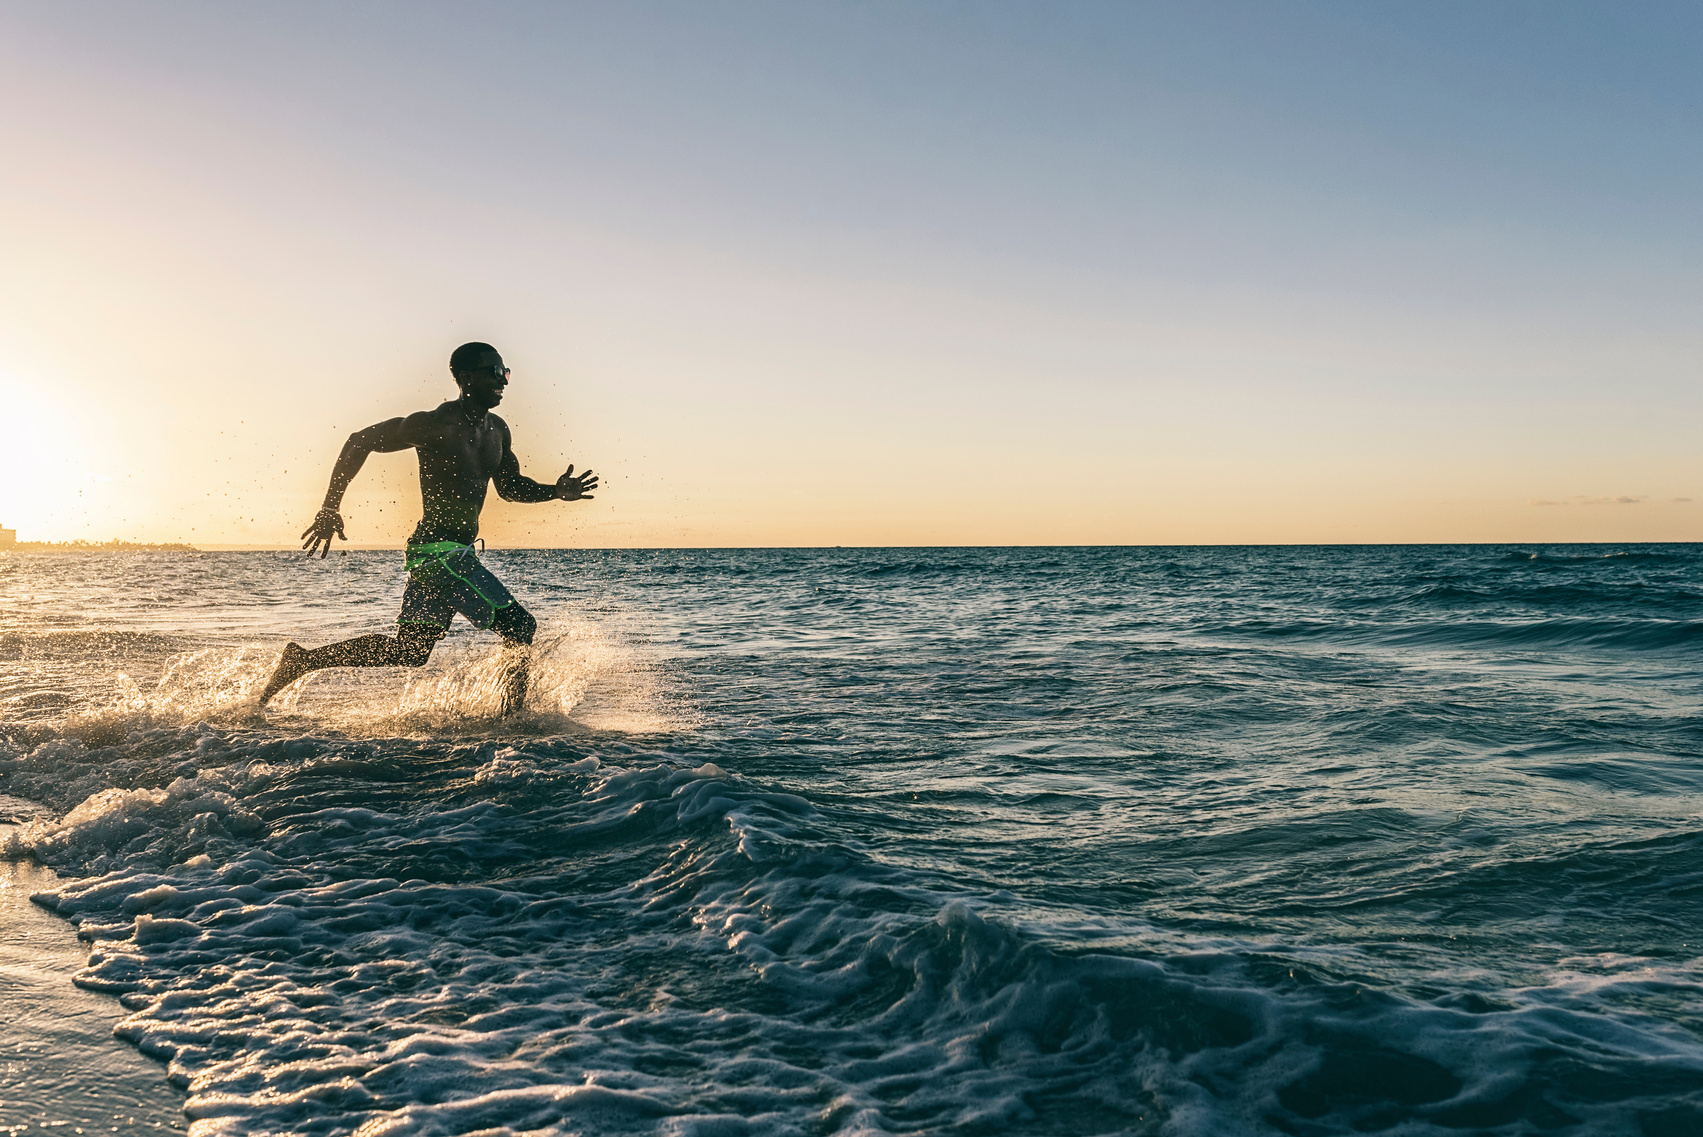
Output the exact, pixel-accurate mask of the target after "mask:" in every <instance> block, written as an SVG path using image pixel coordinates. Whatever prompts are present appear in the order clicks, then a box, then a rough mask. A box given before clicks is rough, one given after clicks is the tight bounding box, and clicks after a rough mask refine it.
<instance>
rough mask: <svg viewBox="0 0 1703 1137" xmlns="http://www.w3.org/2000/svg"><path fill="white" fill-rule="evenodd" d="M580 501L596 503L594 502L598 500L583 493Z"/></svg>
mask: <svg viewBox="0 0 1703 1137" xmlns="http://www.w3.org/2000/svg"><path fill="white" fill-rule="evenodd" d="M579 499H580V500H581V501H594V500H596V499H594V498H593V497H592V496H591V495H590V494H588V493H582V494H580V495H579Z"/></svg>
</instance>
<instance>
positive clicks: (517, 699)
mask: <svg viewBox="0 0 1703 1137" xmlns="http://www.w3.org/2000/svg"><path fill="white" fill-rule="evenodd" d="M491 630H492V631H493V632H496V633H497V634H498V635H499V636H502V637H503V671H504V674H503V677H502V684H503V705H502V711H501V713H502V714H505V715H512V714H514V713H515V712H516V711H518V710H520V708H521V707H522V706H523V705H524V704H525V703H526V686H527V683H528V682H529V681H530V679H531V675H532V661H531V655H532V653H531V651H530V650H529V649H530V648H531V645H532V637H533V636H534V635H535V634H536V633H537V631H538V621H537V620H535V619H533V618H532V613H530V612H528V611H527V610H526V609H525V608H522V607H521V606H520V604H519V603H510V604H509V605H507V606H506V607H504V608H500V609H498V611H497V615H496V618H495V619H494V620H492V621H491Z"/></svg>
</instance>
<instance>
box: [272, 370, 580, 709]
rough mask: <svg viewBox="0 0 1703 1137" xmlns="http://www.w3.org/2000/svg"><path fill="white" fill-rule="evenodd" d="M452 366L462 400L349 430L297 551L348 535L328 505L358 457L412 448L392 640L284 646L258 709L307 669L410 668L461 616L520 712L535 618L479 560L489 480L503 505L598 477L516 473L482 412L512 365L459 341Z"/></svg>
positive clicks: (498, 397) (508, 705) (493, 419)
mask: <svg viewBox="0 0 1703 1137" xmlns="http://www.w3.org/2000/svg"><path fill="white" fill-rule="evenodd" d="M449 370H450V374H452V375H454V376H455V382H456V386H458V387H460V388H461V398H459V399H457V400H455V401H454V402H453V403H444V404H443V405H442V406H440V407H438V409H437V410H435V411H419V412H417V413H415V414H411V415H409V416H408V417H407V418H393V419H390V420H389V421H387V422H381V423H379V424H377V425H376V426H369V427H367V428H366V429H365V430H357V431H356V432H355V433H354V434H351V435H350V436H349V441H348V442H346V443H344V444H343V453H342V454H341V455H340V456H339V457H338V459H337V465H336V466H335V467H333V469H332V471H331V488H330V489H328V490H326V491H325V505H324V506H323V507H321V509H320V511H319V513H318V514H317V515H315V517H314V519H313V524H312V525H309V526H308V527H307V528H306V529H305V530H303V531H302V536H303V537H305V538H306V541H304V542H303V544H302V548H304V549H306V550H307V552H308V556H310V557H311V556H313V554H314V553H315V552H316V551H317V552H318V553H319V555H320V558H321V559H324V557H325V555H326V554H327V553H329V552H330V551H331V535H332V534H333V533H335V534H336V535H337V536H338V537H341V538H342V539H343V540H345V541H347V540H348V538H347V537H345V536H344V535H343V518H342V517H341V516H340V515H339V514H338V512H337V509H338V507H339V506H340V505H342V504H343V491H344V490H346V489H348V488H349V483H350V482H351V481H353V480H354V478H355V475H356V474H357V473H359V472H360V469H361V465H362V464H363V463H364V462H366V460H367V455H368V454H371V453H373V452H374V451H375V450H376V451H378V452H379V453H381V454H388V453H391V452H392V451H396V450H406V449H408V448H409V447H410V446H412V447H413V448H414V449H415V450H416V451H418V452H419V455H420V500H421V503H422V505H423V506H424V511H425V516H424V517H423V518H421V520H420V524H419V525H417V526H416V527H415V529H414V535H413V536H412V537H410V538H408V551H407V556H406V558H405V562H404V563H405V564H406V566H407V568H408V589H407V591H406V592H404V593H403V594H402V612H401V614H400V615H399V616H398V617H397V632H396V635H394V636H382V635H371V636H357V637H356V638H355V639H352V640H343V641H342V642H340V643H334V644H328V645H327V646H325V647H321V648H315V649H313V650H312V651H307V650H305V649H303V648H302V647H301V646H300V645H298V644H294V643H291V644H287V645H286V646H285V648H284V654H283V656H282V658H280V659H279V660H278V668H277V670H276V671H274V672H273V673H272V678H271V679H269V680H268V681H267V683H266V688H265V690H263V691H261V692H260V703H261V705H262V706H264V705H265V704H266V702H267V700H269V699H270V698H272V696H273V695H276V694H277V693H278V692H279V691H282V690H283V689H284V688H285V687H288V686H289V685H290V684H291V683H294V682H295V681H296V680H297V679H300V678H301V677H302V676H303V675H306V674H307V673H308V672H310V671H318V670H319V669H321V668H323V667H419V666H420V665H421V664H423V663H425V662H426V659H427V657H428V656H430V655H431V654H432V648H433V647H434V646H436V645H437V642H438V641H439V640H441V639H443V637H444V636H445V635H446V634H447V633H448V632H449V622H450V621H451V620H452V619H454V617H455V613H457V612H460V613H461V614H462V615H464V616H466V617H467V618H468V619H469V620H471V621H472V622H473V624H474V625H475V626H477V627H479V628H488V629H490V630H491V631H494V632H496V633H497V634H498V635H500V636H501V637H502V638H503V648H504V655H505V656H506V657H507V660H506V663H505V671H506V675H505V678H504V683H503V687H504V713H505V714H506V713H508V712H511V711H516V710H519V709H520V705H521V703H522V702H523V701H524V700H525V698H526V681H527V660H526V647H527V645H529V644H530V643H532V635H533V633H534V632H535V631H536V630H537V628H538V621H536V620H534V619H533V618H532V615H531V613H529V612H528V611H527V610H526V609H525V608H522V607H521V606H520V605H519V604H518V603H516V602H515V599H514V597H512V596H510V595H509V593H508V589H506V588H504V587H503V586H502V584H501V582H499V581H498V580H497V578H496V577H494V576H492V575H491V572H490V570H489V569H487V568H486V567H485V566H484V565H482V564H480V563H479V557H478V554H477V553H476V552H475V551H474V549H473V538H474V537H475V536H476V535H477V534H478V532H479V511H480V510H482V509H484V508H485V492H486V489H487V487H488V486H489V484H490V483H491V482H493V481H494V482H496V484H497V493H498V494H500V495H501V496H502V498H503V500H504V501H578V500H579V499H581V498H584V499H586V500H590V499H591V492H592V491H593V490H595V489H596V488H597V475H596V474H594V473H592V472H591V471H590V470H587V471H586V472H585V473H583V474H581V475H579V476H578V477H575V476H574V468H573V467H572V466H569V467H568V472H567V473H565V474H563V475H562V476H561V477H560V478H558V479H556V484H555V485H544V484H542V483H540V482H535V481H533V480H532V479H531V478H528V477H526V476H525V475H523V474H522V473H521V472H520V462H519V461H518V460H517V459H516V458H515V456H514V450H513V448H512V447H511V446H510V445H509V428H508V424H507V423H505V422H504V421H503V420H502V419H500V418H498V417H497V416H496V415H494V414H492V413H490V412H491V408H492V407H494V406H496V405H497V404H498V403H500V402H502V401H503V388H504V387H506V386H508V381H509V369H508V368H507V367H504V366H503V357H502V356H501V355H499V354H497V349H496V348H494V347H492V346H491V345H490V344H488V343H464V344H462V345H461V346H460V347H458V348H456V349H455V351H454V353H453V354H451V355H450V357H449Z"/></svg>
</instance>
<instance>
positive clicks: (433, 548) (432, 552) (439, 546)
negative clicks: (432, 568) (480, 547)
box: [402, 541, 472, 572]
mask: <svg viewBox="0 0 1703 1137" xmlns="http://www.w3.org/2000/svg"><path fill="white" fill-rule="evenodd" d="M470 548H472V546H471V545H463V544H462V543H461V542H459V541H425V542H422V543H421V544H418V545H409V546H408V548H407V550H406V551H405V552H404V553H403V555H402V565H403V567H404V568H406V569H407V570H408V571H409V572H413V571H414V570H415V569H417V568H419V567H420V566H421V565H424V564H426V563H427V562H429V561H441V560H443V559H444V558H445V557H447V556H449V555H450V554H451V553H459V552H460V551H461V550H462V549H470Z"/></svg>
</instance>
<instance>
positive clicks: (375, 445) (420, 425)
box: [302, 411, 431, 559]
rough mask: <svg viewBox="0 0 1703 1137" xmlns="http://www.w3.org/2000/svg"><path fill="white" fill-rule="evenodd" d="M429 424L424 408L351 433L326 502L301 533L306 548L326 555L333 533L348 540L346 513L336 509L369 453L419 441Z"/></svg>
mask: <svg viewBox="0 0 1703 1137" xmlns="http://www.w3.org/2000/svg"><path fill="white" fill-rule="evenodd" d="M416 420H418V421H416ZM430 425H431V416H430V415H428V414H426V413H425V412H423V411H422V412H420V413H419V414H412V415H409V416H408V417H407V418H393V419H387V420H385V421H384V422H380V423H374V424H373V425H372V426H369V427H367V428H366V429H365V430H357V431H356V432H355V433H353V434H351V435H350V436H349V441H347V442H345V443H344V444H343V453H341V454H339V455H338V456H337V464H336V465H335V466H333V467H332V468H331V486H330V488H328V489H327V490H326V491H325V504H324V505H322V506H320V508H319V512H318V513H316V514H314V517H313V524H311V525H309V526H308V527H307V528H306V529H304V530H302V536H303V537H304V538H306V540H305V541H303V543H302V548H304V549H306V550H307V555H308V556H310V557H311V556H313V555H314V553H316V552H317V553H318V554H319V555H320V557H321V558H322V559H323V558H324V557H325V555H326V554H327V553H329V552H331V535H332V534H333V533H335V534H336V535H337V536H339V537H342V538H343V540H345V541H347V540H348V539H349V538H348V537H346V536H344V534H343V517H342V515H341V514H339V513H338V512H337V511H338V510H339V509H340V508H342V505H343V493H344V491H345V490H347V489H348V488H349V483H350V482H352V481H354V480H355V475H356V474H358V473H360V472H361V467H362V466H363V465H365V464H366V461H367V455H368V454H371V453H373V452H375V451H376V452H378V453H380V454H389V453H391V452H392V451H395V450H406V449H408V448H409V447H410V446H415V445H418V443H419V441H420V438H421V436H422V431H424V430H426V429H427V428H429V426H430ZM321 546H323V547H321Z"/></svg>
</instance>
